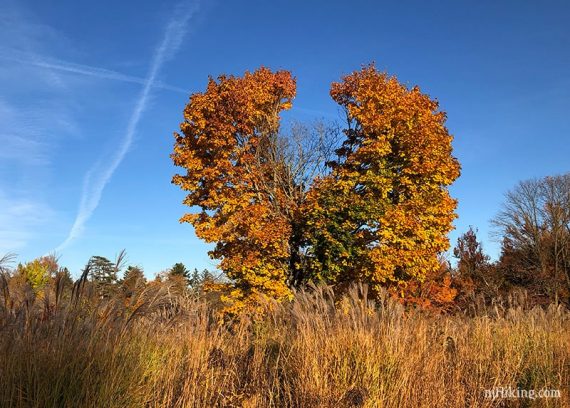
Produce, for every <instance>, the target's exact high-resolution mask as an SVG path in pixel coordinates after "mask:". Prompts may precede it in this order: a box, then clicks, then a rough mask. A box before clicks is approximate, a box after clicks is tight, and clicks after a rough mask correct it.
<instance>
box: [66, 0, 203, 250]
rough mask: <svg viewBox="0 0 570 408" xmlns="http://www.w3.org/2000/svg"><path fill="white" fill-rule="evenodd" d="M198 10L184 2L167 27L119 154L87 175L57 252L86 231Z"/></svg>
mask: <svg viewBox="0 0 570 408" xmlns="http://www.w3.org/2000/svg"><path fill="white" fill-rule="evenodd" d="M197 9H198V4H197V3H196V2H195V3H191V4H188V3H182V4H181V5H180V6H179V7H177V11H176V12H175V16H176V17H175V18H173V19H172V20H171V21H170V23H169V24H168V26H167V27H166V31H165V34H164V37H163V39H162V42H161V43H160V45H159V46H158V48H157V49H156V51H155V53H154V57H153V59H152V63H151V66H150V70H149V73H148V76H147V78H146V80H145V83H144V87H143V89H142V91H141V94H140V96H139V98H138V100H137V103H136V105H135V107H134V110H133V113H132V114H131V117H130V119H129V122H128V125H127V130H126V132H125V137H124V138H123V140H122V143H121V145H120V146H118V149H117V153H116V154H115V155H114V157H112V158H111V160H110V162H108V163H105V164H103V165H95V166H94V167H93V168H91V170H89V172H88V173H87V175H86V176H85V179H84V181H83V191H82V195H81V201H80V204H79V212H78V214H77V217H76V219H75V222H74V223H73V226H72V227H71V230H70V232H69V235H68V236H67V238H66V239H65V241H64V242H63V243H61V245H59V246H58V247H57V248H56V251H61V250H63V249H64V248H65V247H67V246H68V245H69V244H70V243H71V242H72V241H73V240H74V239H76V238H77V237H78V236H79V234H80V233H81V232H82V231H83V228H84V225H85V222H87V220H88V219H89V218H90V217H91V215H92V214H93V211H95V209H96V208H97V206H98V205H99V201H100V200H101V195H102V193H103V189H104V188H105V186H106V185H107V183H108V182H109V180H110V179H111V177H112V176H113V173H114V172H115V170H116V169H117V167H119V164H121V161H122V160H123V159H124V157H125V155H126V154H127V152H128V150H129V148H130V147H131V144H132V142H133V138H134V135H135V132H136V129H137V125H138V123H139V121H140V119H141V116H142V114H143V112H144V110H145V108H146V105H147V102H148V99H149V96H150V91H151V89H152V87H153V86H154V84H155V81H156V76H157V75H158V72H159V70H160V68H161V66H162V65H163V64H164V62H165V61H166V60H167V59H168V58H170V57H171V56H172V55H173V54H174V53H175V52H176V50H177V49H178V47H179V46H180V44H181V43H182V39H183V37H184V34H185V32H186V24H187V23H188V20H189V19H190V17H192V15H193V14H194V13H195V12H196V11H197Z"/></svg>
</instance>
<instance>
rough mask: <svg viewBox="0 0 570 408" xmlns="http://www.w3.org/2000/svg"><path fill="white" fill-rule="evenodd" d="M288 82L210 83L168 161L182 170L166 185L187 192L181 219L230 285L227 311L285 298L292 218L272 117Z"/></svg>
mask: <svg viewBox="0 0 570 408" xmlns="http://www.w3.org/2000/svg"><path fill="white" fill-rule="evenodd" d="M295 92H296V85H295V80H294V78H293V77H292V76H291V74H290V73H289V72H287V71H278V72H272V71H270V70H269V69H267V68H260V69H259V70H257V71H255V72H253V73H249V72H247V73H246V74H245V75H244V76H243V77H242V78H239V77H234V76H220V77H219V78H218V79H217V80H214V79H213V78H210V80H209V82H208V86H207V89H206V91H205V92H203V93H195V94H193V95H192V96H191V98H190V102H189V103H188V105H187V106H186V109H185V111H184V122H183V123H182V124H181V126H180V129H181V133H180V134H178V133H177V134H175V137H176V144H175V148H174V153H173V154H172V159H173V161H174V163H175V164H176V165H178V166H182V167H184V168H185V169H186V170H187V171H186V174H183V175H180V174H178V175H175V176H174V178H173V183H174V184H177V185H179V186H180V187H181V188H182V189H183V190H186V191H188V195H187V197H186V199H185V200H184V203H185V204H186V205H188V206H191V207H193V206H197V207H199V208H200V211H199V212H198V213H197V214H186V215H185V216H183V217H182V219H181V221H182V222H190V223H192V225H193V226H194V227H195V229H196V235H197V236H198V237H199V238H202V239H204V240H205V241H207V242H212V243H215V244H216V245H215V248H214V250H213V251H211V253H210V255H211V256H212V257H214V258H216V259H220V260H221V262H220V265H219V266H220V268H221V269H222V270H223V271H224V272H225V274H226V275H227V276H228V277H229V278H230V279H232V281H233V282H234V285H233V286H232V289H231V293H230V294H229V296H226V298H225V300H226V301H228V302H229V303H230V306H229V309H228V310H229V311H237V310H239V309H241V308H243V307H244V306H248V305H251V304H259V303H260V302H263V299H264V298H265V297H270V298H274V299H283V298H287V297H290V296H291V291H290V290H289V288H288V286H287V283H286V281H287V277H288V272H289V257H290V254H291V251H290V248H289V239H290V236H291V222H290V219H291V214H293V213H295V208H294V204H295V200H290V197H289V196H288V195H287V194H286V193H287V191H286V190H285V189H284V188H283V185H284V184H285V183H282V180H283V179H284V178H286V177H287V167H286V166H285V165H284V162H283V160H282V157H281V156H279V155H280V151H279V149H278V133H279V124H280V120H279V114H280V113H281V112H282V111H283V110H286V109H289V108H290V107H291V101H292V99H293V98H294V96H295Z"/></svg>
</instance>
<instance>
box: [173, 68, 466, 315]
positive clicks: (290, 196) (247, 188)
mask: <svg viewBox="0 0 570 408" xmlns="http://www.w3.org/2000/svg"><path fill="white" fill-rule="evenodd" d="M294 96H295V81H294V79H293V78H292V76H291V74H290V73H289V72H287V71H278V72H272V71H270V70H269V69H267V68H260V69H259V70H257V71H255V72H253V73H249V72H248V73H246V74H245V75H244V76H243V77H234V76H220V77H219V78H218V79H217V80H214V79H212V78H210V80H209V83H208V86H207V89H206V91H205V92H203V93H195V94H193V95H192V96H191V98H190V102H189V103H188V105H187V106H186V109H185V111H184V122H183V123H182V124H181V126H180V128H181V133H180V134H179V133H176V134H175V137H176V144H175V147H174V153H173V154H172V158H173V161H174V163H175V164H176V165H177V166H181V167H183V168H185V169H186V174H183V175H180V174H178V175H176V176H174V178H173V183H175V184H177V185H179V186H180V187H181V188H182V189H183V190H186V191H187V192H188V195H187V197H186V199H185V200H184V203H185V204H186V205H188V206H190V207H198V208H199V209H200V210H199V212H198V213H193V214H187V215H185V216H184V217H182V219H181V221H183V222H190V223H192V224H193V226H194V227H195V229H196V234H197V235H198V237H200V238H202V239H204V240H205V241H207V242H212V243H215V244H216V246H215V248H214V250H213V251H211V253H210V254H211V256H212V257H214V258H216V259H219V260H220V268H221V269H222V270H223V271H224V272H225V273H226V275H227V276H228V277H229V278H230V279H232V286H231V291H230V293H228V294H227V295H226V296H225V297H224V300H226V301H227V302H228V303H229V308H228V309H226V311H230V312H237V311H238V310H239V309H241V308H243V307H250V306H254V305H259V304H260V303H262V302H263V300H264V299H266V298H273V299H286V298H289V297H290V296H291V290H290V287H291V286H295V285H300V284H302V283H304V282H306V281H308V280H320V281H325V282H327V283H343V282H351V281H354V280H362V281H365V282H368V283H370V284H371V285H372V287H373V288H376V289H378V288H379V286H380V285H387V286H391V287H392V289H396V292H397V293H404V289H405V287H406V285H407V283H408V282H410V281H414V280H415V281H419V282H421V281H423V279H424V277H425V276H431V275H433V274H434V273H436V272H437V271H438V270H439V268H440V263H439V262H438V255H439V254H440V253H441V252H443V251H445V250H446V249H447V248H448V246H449V242H448V239H447V233H448V232H449V231H450V230H451V228H452V226H451V223H452V221H453V219H454V218H455V214H454V209H455V206H456V202H455V200H453V199H451V198H450V196H449V193H448V191H447V186H449V185H450V184H451V183H452V182H453V181H454V180H455V179H456V178H457V177H458V176H459V164H458V162H457V160H456V159H455V158H454V157H453V156H452V155H451V151H452V148H451V140H452V137H451V135H450V134H449V132H448V131H447V129H446V128H445V125H444V123H445V113H443V112H441V111H439V110H438V104H437V102H435V101H433V100H431V99H430V98H429V97H428V96H426V95H424V94H422V93H421V92H420V91H419V89H418V88H417V87H416V88H413V89H411V90H409V89H407V88H406V87H405V86H403V85H401V84H400V83H399V82H398V81H397V80H396V79H395V78H389V77H387V75H385V74H382V73H379V72H378V71H376V69H375V68H374V67H373V66H369V67H366V68H363V69H362V70H361V71H358V72H355V73H353V74H352V75H349V76H347V77H345V78H344V79H343V81H342V82H340V83H335V84H333V85H332V89H331V96H332V98H333V99H334V100H335V101H336V102H337V103H339V104H340V105H341V106H342V107H343V108H344V109H345V110H346V113H347V118H348V128H347V129H346V130H345V132H344V133H345V136H346V139H345V140H344V143H342V145H341V146H340V148H338V149H337V150H336V159H335V160H329V159H330V157H329V156H328V155H327V154H311V151H312V150H313V149H314V148H315V146H316V147H317V150H319V149H320V150H321V151H322V152H327V151H328V150H327V146H328V144H327V143H323V144H319V143H316V144H315V143H308V144H303V143H301V144H298V145H297V147H299V149H291V148H290V147H291V146H290V145H288V143H289V142H288V141H287V140H286V139H284V138H283V137H282V136H281V135H280V133H279V132H280V129H279V128H280V126H279V124H280V117H279V115H280V113H281V112H282V111H283V110H285V109H288V108H290V106H291V102H292V99H293V98H294ZM325 133H326V132H325ZM321 136H322V135H321ZM314 139H315V140H321V139H323V138H322V137H320V138H319V137H316V138H314ZM325 139H326V138H325ZM323 146H324V148H323ZM295 151H298V153H294V152H295ZM307 158H309V159H307ZM325 163H326V165H327V166H325ZM324 167H327V168H328V170H327V171H324V170H323V168H324ZM315 169H318V170H317V171H315Z"/></svg>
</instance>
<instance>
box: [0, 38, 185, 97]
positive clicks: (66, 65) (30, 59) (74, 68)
mask: <svg viewBox="0 0 570 408" xmlns="http://www.w3.org/2000/svg"><path fill="white" fill-rule="evenodd" d="M0 59H3V60H6V61H13V62H17V63H20V64H22V65H27V66H32V67H38V68H45V69H49V70H54V71H62V72H69V73H73V74H80V75H87V76H91V77H96V78H102V79H110V80H114V81H122V82H131V83H135V84H144V85H146V83H147V79H145V78H139V77H136V76H133V75H126V74H122V73H120V72H117V71H112V70H109V69H105V68H98V67H93V66H90V65H82V64H74V63H71V62H66V61H61V60H57V59H53V58H47V57H44V56H42V55H38V54H32V53H24V52H21V51H17V50H11V49H1V48H0ZM153 86H154V87H156V88H162V89H166V90H169V91H174V92H182V93H187V90H186V89H183V88H179V87H176V86H171V85H168V84H164V83H162V82H160V81H156V82H155V83H154V84H153Z"/></svg>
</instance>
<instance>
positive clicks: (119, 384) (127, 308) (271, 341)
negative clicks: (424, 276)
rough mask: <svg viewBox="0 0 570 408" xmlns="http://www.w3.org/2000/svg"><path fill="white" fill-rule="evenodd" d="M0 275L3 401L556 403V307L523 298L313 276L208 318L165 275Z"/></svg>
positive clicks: (560, 362) (564, 332)
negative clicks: (126, 286) (123, 288)
mask: <svg viewBox="0 0 570 408" xmlns="http://www.w3.org/2000/svg"><path fill="white" fill-rule="evenodd" d="M84 285H85V282H84ZM0 286H1V289H2V291H1V295H0V300H1V302H0V304H1V313H0V330H1V331H0V355H1V356H2V357H1V360H0V381H1V384H2V386H1V387H0V404H1V406H3V407H121V408H124V407H217V406H220V407H414V408H415V407H502V406H508V407H511V406H512V407H523V406H538V407H568V406H570V400H569V395H568V391H569V389H570V384H569V381H570V314H569V313H568V311H567V310H566V309H563V308H561V307H555V306H550V307H549V308H547V309H540V308H533V309H528V308H525V307H524V299H523V300H517V301H515V300H512V299H511V301H510V302H509V301H508V300H506V301H505V302H502V303H497V305H496V306H494V307H491V308H489V307H487V308H480V309H479V310H477V308H474V309H473V310H472V312H471V313H469V316H468V315H467V314H466V313H462V314H459V315H457V314H456V315H435V314H427V313H425V312H418V311H405V310H404V309H403V307H402V306H401V305H400V304H398V303H396V302H394V301H392V300H391V299H389V298H387V297H385V298H383V299H381V301H377V302H372V301H371V300H369V298H368V295H367V290H366V287H362V286H354V287H353V288H352V289H351V290H350V292H349V294H348V295H347V296H345V297H344V298H341V299H338V298H335V297H334V296H333V293H332V291H331V290H330V289H329V288H326V287H321V288H314V289H313V290H310V291H307V292H302V293H297V295H296V297H295V299H294V301H292V302H291V303H287V304H279V305H278V304H272V305H268V313H267V315H266V317H265V318H264V319H262V320H260V321H255V322H254V321H252V320H251V319H249V318H248V316H242V317H241V318H240V319H239V320H238V319H236V320H235V321H233V322H229V323H225V324H219V322H218V319H217V318H216V311H215V302H213V301H212V299H209V300H208V299H205V298H204V297H203V296H191V295H189V294H186V295H184V294H180V293H177V292H176V290H175V289H176V288H175V287H173V286H171V285H169V284H168V283H160V284H159V283H156V284H152V283H151V284H148V285H147V286H146V287H145V288H144V289H143V290H141V291H138V292H136V293H129V296H127V295H126V294H124V293H117V294H115V295H114V296H112V297H107V298H100V297H99V296H97V295H96V294H95V292H94V291H93V290H91V288H90V287H89V286H88V283H87V285H86V286H83V287H81V286H82V285H80V284H79V285H78V284H76V285H75V287H74V288H73V290H72V289H71V287H69V286H68V287H64V286H63V285H62V284H61V282H60V281H58V279H56V280H55V283H54V284H53V285H50V286H48V287H47V288H46V289H45V290H44V291H43V292H42V293H41V294H34V292H33V291H31V290H29V288H27V289H28V290H26V288H25V287H24V288H18V289H17V290H16V288H14V287H11V285H10V284H8V282H6V281H3V282H2V284H1V285H0ZM493 387H512V388H517V389H523V390H537V392H538V390H542V389H555V390H560V394H561V395H560V397H559V398H536V399H529V398H525V399H505V398H501V399H495V400H493V399H492V398H488V396H487V397H486V396H485V390H486V389H487V390H488V389H492V388H493Z"/></svg>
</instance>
